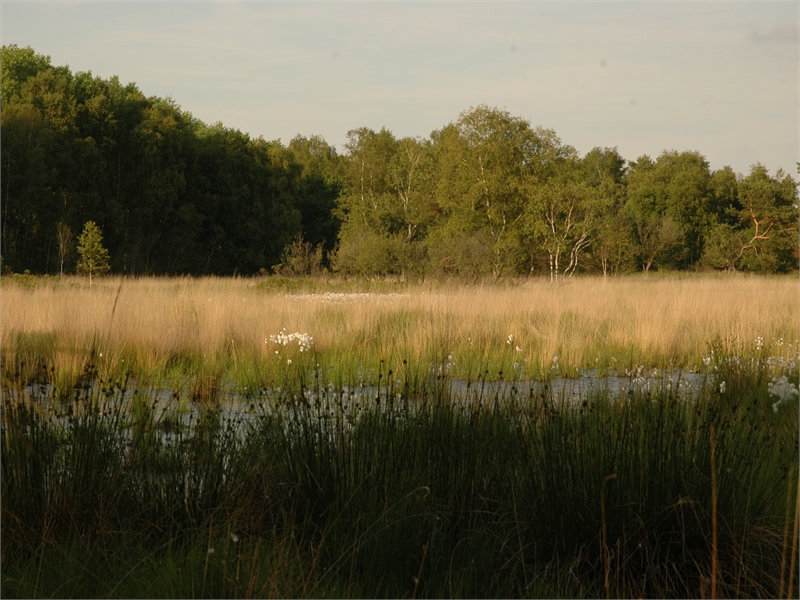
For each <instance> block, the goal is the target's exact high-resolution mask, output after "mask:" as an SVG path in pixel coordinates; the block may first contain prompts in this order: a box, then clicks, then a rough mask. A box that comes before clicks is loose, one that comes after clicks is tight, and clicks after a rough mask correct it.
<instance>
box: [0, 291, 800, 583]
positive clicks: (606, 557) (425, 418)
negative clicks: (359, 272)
mask: <svg viewBox="0 0 800 600" xmlns="http://www.w3.org/2000/svg"><path fill="white" fill-rule="evenodd" d="M796 291H797V281H796V279H794V278H786V279H780V278H764V277H745V276H741V277H704V278H697V277H668V278H665V277H652V276H651V277H647V278H641V277H632V278H618V279H601V278H594V279H591V278H590V279H574V280H572V281H570V282H569V283H568V284H566V285H558V286H554V285H551V284H550V283H549V282H537V281H525V282H520V283H514V282H507V283H506V284H503V285H499V284H492V285H462V284H452V283H442V282H440V283H429V284H426V285H424V286H423V285H410V284H403V283H399V282H392V281H376V282H373V283H365V282H359V283H356V282H348V281H345V280H306V279H282V278H275V277H273V278H264V279H233V280H231V279H227V280H223V279H200V280H195V279H136V280H128V279H124V280H123V279H114V278H104V279H98V280H96V281H95V282H94V283H93V285H92V286H91V287H90V286H89V284H88V281H86V280H82V279H77V278H64V279H44V278H27V279H26V278H18V277H15V278H9V277H6V278H4V279H3V282H2V310H3V320H2V363H3V367H2V369H3V371H2V377H3V380H2V383H3V386H2V411H3V413H2V415H3V420H2V482H3V483H2V485H3V489H2V539H3V550H2V583H3V593H4V595H5V596H8V597H11V596H83V597H87V596H93V597H100V596H103V597H105V596H118V597H139V596H141V597H144V596H155V597H186V596H203V597H263V596H293V597H329V596H335V597H366V596H370V597H377V596H382V597H423V596H447V597H488V596H501V597H557V596H563V597H598V596H604V595H605V596H631V597H633V596H635V597H640V596H649V597H653V596H655V597H724V596H730V597H733V596H736V597H778V596H780V597H783V596H790V597H791V596H793V597H796V594H797V589H798V583H797V580H796V578H793V577H792V574H794V573H795V572H796V567H797V557H796V552H795V550H796V547H797V538H796V536H797V514H798V511H797V506H796V503H797V489H798V403H797V383H798V358H799V357H798V341H797V339H796V334H797V331H798V329H800V328H799V327H798V318H799V317H798V302H799V300H798V295H797V293H796ZM754 307H757V308H756V309H754ZM576 368H577V371H576V370H575V369H576ZM590 369H591V370H592V375H593V376H594V377H597V378H602V377H603V376H611V375H616V376H628V377H630V378H631V379H632V380H633V379H634V378H636V377H637V376H641V374H642V372H643V370H646V371H650V370H652V369H657V370H658V372H660V373H661V374H662V375H663V374H669V375H672V376H673V377H656V378H655V379H652V380H651V381H650V382H649V383H650V385H648V386H638V387H637V386H632V387H631V388H630V390H629V391H627V392H626V393H624V394H622V395H619V394H615V393H612V391H611V390H610V389H609V388H608V387H607V386H606V387H603V386H599V387H596V388H594V389H592V390H590V391H587V392H585V393H583V394H582V396H581V397H580V398H579V399H578V400H577V401H575V400H574V399H573V398H571V397H567V396H566V395H565V394H564V393H563V392H561V391H559V389H560V388H559V387H558V386H557V385H555V383H556V382H557V381H558V380H563V378H565V377H577V376H579V375H580V374H581V372H583V374H584V375H585V374H586V372H587V371H588V370H590ZM687 373H691V375H692V377H696V378H699V381H700V385H699V386H698V387H696V388H692V389H691V390H690V391H689V392H688V393H687V392H686V391H685V390H684V391H682V390H681V388H680V383H679V382H680V381H681V377H684V378H685V376H686V374H687ZM681 374H683V375H681ZM674 376H677V379H676V378H675V377H674ZM454 380H459V381H461V382H465V384H464V385H466V387H465V388H463V389H462V388H459V389H461V391H460V392H459V393H455V392H454V389H455V388H454V386H453V385H452V384H453V381H454ZM533 380H535V381H537V382H538V384H539V385H537V386H530V385H526V384H529V383H530V382H531V381H533ZM500 382H504V383H505V385H504V386H501V385H499V383H500ZM561 389H563V388H561ZM356 390H360V393H354V391H356Z"/></svg>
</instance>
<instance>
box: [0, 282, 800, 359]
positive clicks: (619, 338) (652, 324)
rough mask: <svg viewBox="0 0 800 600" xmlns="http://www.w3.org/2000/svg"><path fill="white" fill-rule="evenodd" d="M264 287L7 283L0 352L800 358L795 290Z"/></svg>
mask: <svg viewBox="0 0 800 600" xmlns="http://www.w3.org/2000/svg"><path fill="white" fill-rule="evenodd" d="M263 281H264V280H260V279H243V278H238V279H221V278H204V279H191V278H170V279H157V278H140V279H122V278H106V279H102V280H100V281H96V282H95V283H94V284H93V285H91V286H89V285H88V282H86V281H84V280H83V279H79V278H65V279H62V280H60V281H56V282H51V283H47V282H42V281H41V280H40V282H39V283H37V284H36V285H34V286H31V287H25V286H22V285H17V284H15V283H13V281H10V280H8V279H5V280H4V281H3V283H2V287H1V288H0V302H2V304H0V310H1V311H2V312H1V313H0V314H1V316H2V342H1V343H2V349H3V352H4V353H6V355H7V356H8V353H9V352H13V350H14V347H15V344H16V343H17V340H18V339H20V334H23V335H24V334H47V335H49V336H52V337H51V339H52V340H53V342H52V343H53V344H54V346H55V347H54V359H55V361H56V363H57V364H60V365H67V364H71V363H74V362H75V361H76V360H77V361H80V360H83V359H82V358H81V354H82V353H85V351H86V348H88V347H90V346H94V347H95V348H96V349H99V350H100V351H101V352H102V351H103V350H105V351H106V352H107V353H109V354H115V355H119V356H121V355H123V354H124V355H126V356H135V357H137V360H138V361H139V363H140V364H141V365H142V366H143V367H145V366H148V368H154V367H156V366H158V365H159V364H160V363H163V362H164V361H166V360H167V359H168V358H169V357H171V356H172V357H174V356H176V355H184V354H185V355H193V356H206V357H220V356H224V357H226V360H228V361H231V360H232V361H234V362H235V361H236V360H237V358H240V357H244V356H249V357H251V358H252V357H255V358H256V359H257V360H260V358H262V357H263V358H267V357H270V356H271V355H272V354H273V353H274V350H275V347H274V345H273V346H272V347H271V346H270V344H267V343H265V339H266V338H267V337H268V336H269V335H272V334H276V333H279V332H280V331H281V330H282V329H286V331H287V332H295V331H297V332H301V333H308V334H309V335H311V336H313V338H314V351H315V352H316V353H317V355H318V356H324V357H327V358H330V359H331V360H335V359H336V358H337V357H344V356H348V357H350V358H352V357H363V358H364V360H366V359H370V360H372V361H374V359H375V358H377V357H387V356H393V357H394V358H408V359H412V358H414V357H421V356H425V357H428V356H429V355H431V353H438V354H440V355H441V356H444V357H447V356H448V355H452V357H453V358H452V361H454V362H455V363H456V365H459V366H460V367H461V368H465V367H466V366H467V365H466V364H465V363H467V362H469V363H470V364H473V366H476V367H479V366H480V365H478V364H477V363H480V362H481V361H485V360H489V357H490V356H489V355H491V354H493V353H494V354H497V355H500V354H504V356H506V358H507V359H510V360H513V361H519V362H520V363H521V362H523V361H527V362H528V364H529V365H539V366H540V367H541V368H544V367H546V366H549V365H550V364H551V363H552V360H553V357H554V356H558V357H559V365H561V366H562V368H564V369H569V368H573V367H574V366H580V367H582V368H585V367H593V366H595V365H597V366H606V367H608V366H611V367H613V366H617V367H620V368H622V367H625V366H627V365H637V364H644V365H645V366H647V367H648V368H649V367H663V368H670V367H671V368H694V367H697V366H699V365H700V363H701V359H702V356H703V355H705V354H706V353H707V352H708V351H709V348H710V344H711V343H712V342H714V341H721V342H722V343H723V345H724V346H725V347H726V348H727V349H728V350H729V351H732V352H738V353H743V354H750V353H753V352H754V351H756V348H757V346H756V344H757V339H758V338H761V339H762V340H763V345H764V348H763V350H762V351H763V352H769V353H771V354H776V355H784V356H793V357H794V356H795V355H796V353H797V351H798V350H799V349H800V348H798V339H797V338H798V332H799V331H800V281H798V279H797V278H796V277H757V276H745V275H735V276H661V277H654V276H650V277H646V276H630V277H620V278H607V279H604V278H598V277H587V278H574V279H571V280H568V281H566V282H564V283H559V284H556V285H554V284H551V283H550V282H549V281H544V280H528V281H524V282H517V283H510V284H502V285H498V284H473V285H467V284H441V283H430V284H408V285H404V286H395V287H394V288H392V289H395V290H396V293H387V294H375V293H350V294H337V293H330V292H329V293H327V294H326V291H325V290H326V289H337V288H336V287H335V286H334V287H330V282H328V283H326V282H325V281H319V282H317V283H316V284H313V287H314V289H315V293H286V292H277V291H268V290H267V289H266V288H265V287H264V285H263ZM326 286H328V287H326ZM339 289H340V288H339ZM509 336H513V337H512V338H509ZM517 348H519V350H517ZM76 357H77V358H76ZM76 364H77V363H76Z"/></svg>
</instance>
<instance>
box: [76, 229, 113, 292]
mask: <svg viewBox="0 0 800 600" xmlns="http://www.w3.org/2000/svg"><path fill="white" fill-rule="evenodd" d="M78 254H79V255H80V257H81V258H80V260H79V261H78V271H79V272H81V273H86V274H87V275H89V283H90V284H91V283H92V276H93V275H99V274H101V273H105V272H106V271H108V270H109V269H110V268H111V266H110V265H109V262H108V259H109V256H108V250H106V249H105V248H104V247H103V233H102V231H100V228H99V227H98V226H97V225H96V224H95V222H94V221H87V222H86V224H85V225H84V226H83V232H81V234H80V235H79V236H78Z"/></svg>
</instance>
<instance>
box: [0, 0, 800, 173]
mask: <svg viewBox="0 0 800 600" xmlns="http://www.w3.org/2000/svg"><path fill="white" fill-rule="evenodd" d="M1 10H2V43H3V44H17V45H19V46H32V47H33V48H34V49H35V50H36V51H37V52H40V53H42V54H48V55H50V56H51V58H52V62H53V64H56V65H63V64H68V65H69V66H70V68H71V69H72V70H73V71H88V70H90V71H92V72H93V73H94V74H95V75H100V76H102V77H110V76H111V75H118V76H119V77H120V80H121V81H122V82H123V83H127V82H131V81H132V82H135V83H136V84H137V85H138V86H139V88H140V89H141V90H142V91H143V92H144V93H145V94H146V95H157V96H171V97H172V98H174V100H175V101H176V102H177V103H178V104H180V105H181V107H182V108H183V109H184V110H187V111H189V112H191V113H192V114H193V115H194V116H196V117H198V118H200V119H202V120H203V121H206V122H208V123H213V122H216V121H222V122H223V123H224V124H225V125H226V126H229V127H235V128H238V129H241V130H242V131H244V132H247V133H249V134H250V135H251V136H253V137H258V136H263V137H264V138H266V139H276V138H280V139H281V140H282V141H283V142H284V143H288V142H289V140H290V139H291V138H292V137H294V136H295V135H296V134H298V133H300V134H303V135H311V134H320V135H322V136H323V137H324V138H325V139H326V140H327V141H328V142H329V143H331V144H334V145H336V146H337V147H338V148H339V149H340V150H341V149H342V147H343V144H344V142H345V141H346V135H347V131H348V130H350V129H354V128H357V127H362V126H367V127H372V128H374V129H379V128H380V127H383V126H385V127H387V128H388V129H389V130H391V131H392V132H393V133H394V134H395V135H397V136H398V137H402V136H422V137H427V136H428V135H430V133H431V131H432V130H434V129H438V128H441V127H442V126H444V125H446V124H447V123H449V122H451V121H454V120H456V119H457V118H458V115H459V113H460V112H461V111H463V110H466V109H468V108H469V107H471V106H477V105H478V104H488V105H489V106H498V107H500V108H505V109H506V110H508V111H509V112H510V113H511V114H513V115H515V116H520V117H524V118H525V119H528V120H530V121H531V123H532V124H533V125H542V126H544V127H548V128H552V129H554V130H555V131H556V133H557V134H558V135H559V136H560V137H561V139H562V141H564V142H565V143H568V144H571V145H573V146H575V147H576V148H577V149H578V151H579V152H580V153H581V154H584V153H586V152H587V151H589V150H590V149H591V148H592V147H594V146H612V147H613V146H617V147H618V148H619V151H620V152H621V154H622V155H623V156H624V157H625V158H627V159H629V160H633V159H635V158H637V157H638V156H640V155H641V154H649V155H650V156H652V157H655V156H657V155H658V154H660V153H661V152H662V151H663V150H665V149H675V150H698V151H700V152H701V153H702V154H704V155H705V156H706V158H707V159H708V160H709V162H710V163H711V167H712V168H713V169H718V168H721V167H723V166H724V165H730V166H732V167H733V168H734V170H736V171H737V172H740V173H746V172H747V171H748V169H749V166H750V165H751V164H753V163H755V162H761V163H762V164H765V165H766V166H767V167H768V168H769V169H770V170H771V171H773V172H774V171H775V170H776V169H777V168H778V167H783V168H784V169H785V170H787V171H789V172H790V173H792V174H795V173H796V171H795V162H796V161H797V160H798V110H800V103H798V35H797V32H798V4H797V3H796V2H780V3H769V2H738V3H725V2H697V3H654V2H636V3H622V2H619V3H605V2H580V3H545V2H541V3H540V2H528V3H499V2H490V3H454V2H448V3H384V2H380V3H376V2H373V3H296V2H295V3H273V2H247V3H234V2H213V3H212V2H208V3H197V2H172V3H167V2H154V3H149V2H136V3H134V2H94V3H90V2H84V3H71V2H58V3H52V2H35V3H29V2H8V1H5V0H4V1H3V2H2V9H1Z"/></svg>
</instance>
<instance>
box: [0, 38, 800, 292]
mask: <svg viewBox="0 0 800 600" xmlns="http://www.w3.org/2000/svg"><path fill="white" fill-rule="evenodd" d="M0 62H1V63H2V64H1V65H0V66H2V103H3V111H2V115H0V117H1V118H2V132H0V135H2V139H3V160H2V161H1V162H2V167H1V168H2V173H0V176H1V177H2V180H3V186H4V188H3V192H4V193H3V206H2V211H3V212H2V220H3V235H2V237H1V238H0V244H2V247H1V248H0V255H2V259H3V264H4V266H5V267H7V268H9V269H11V270H12V271H17V272H19V271H24V270H26V269H27V270H30V271H31V272H34V273H62V272H63V269H64V265H65V263H66V264H69V260H70V259H69V251H70V250H71V247H70V236H69V232H70V231H78V230H79V229H80V228H81V227H82V224H83V223H85V222H86V221H90V220H91V221H94V222H97V223H102V224H103V227H104V232H105V236H106V243H107V246H108V248H109V250H110V255H111V256H112V257H113V264H112V267H113V269H114V271H115V272H119V273H125V274H132V275H135V274H193V275H205V274H216V275H232V274H256V273H259V272H261V271H262V270H264V271H266V270H268V269H269V268H270V267H271V266H272V265H275V264H278V263H279V262H280V261H281V260H282V256H283V252H284V249H285V248H286V247H287V246H289V245H290V244H291V243H292V241H293V240H295V239H296V238H297V236H298V235H300V236H302V238H303V240H305V241H307V242H308V243H310V244H311V245H312V246H313V247H314V248H317V247H320V245H321V248H322V254H323V260H322V267H323V268H330V269H332V270H336V271H337V272H339V273H342V274H344V275H350V274H357V275H362V276H370V277H371V276H374V275H381V274H388V275H393V276H394V275H397V276H400V277H401V278H419V277H426V276H428V275H431V274H443V275H448V276H449V275H451V274H455V273H457V274H460V275H465V276H468V277H473V276H481V277H482V276H484V275H485V274H486V273H489V274H490V275H491V276H492V277H494V278H495V279H497V278H500V277H515V276H518V275H526V274H540V273H541V274H546V273H552V276H553V277H554V278H555V277H561V276H564V275H566V276H569V275H571V274H573V273H580V272H592V271H594V272H602V273H604V274H615V273H620V272H626V271H630V270H632V269H634V268H637V267H638V268H640V269H641V270H643V271H650V270H659V269H661V270H676V269H680V270H687V269H696V268H702V269H727V270H733V269H743V270H751V271H758V272H788V271H792V270H794V269H796V268H797V264H798V260H800V256H798V253H797V248H798V246H800V238H798V229H797V215H798V212H797V208H796V205H797V201H796V194H797V192H796V188H795V182H794V179H793V178H792V177H790V176H789V175H787V174H785V173H776V174H774V175H770V174H769V173H768V172H767V170H766V169H765V168H764V167H763V166H761V165H755V166H754V167H753V169H752V170H751V173H750V174H749V175H748V176H746V177H743V176H741V175H737V174H736V173H734V172H733V171H732V170H731V169H730V168H729V167H725V168H723V169H721V170H719V171H716V172H711V171H710V169H709V165H708V162H707V161H706V159H705V157H704V156H702V155H701V154H700V153H699V152H677V151H674V150H673V151H665V152H663V153H662V154H661V155H660V156H658V158H657V159H655V160H652V159H650V158H649V157H647V156H643V157H640V158H639V159H637V160H635V161H630V162H627V163H626V161H625V159H624V158H623V157H622V156H621V155H620V154H619V152H618V151H617V149H616V148H593V149H592V150H591V151H589V152H588V153H587V154H586V155H585V156H583V157H579V156H578V154H577V152H576V151H575V149H574V148H572V147H570V146H569V145H567V144H564V143H563V142H562V141H561V140H560V139H559V138H558V136H557V135H556V133H555V132H554V131H552V130H550V129H545V128H543V127H541V126H534V125H532V124H531V122H529V121H528V120H526V119H524V118H521V117H517V116H514V115H511V114H510V113H508V112H507V111H505V110H501V109H498V108H492V107H488V106H485V105H480V106H477V107H473V108H470V109H469V110H466V111H464V112H462V113H461V114H460V115H459V116H458V118H457V119H456V120H455V121H454V122H452V123H449V124H447V125H445V126H444V127H442V128H441V129H438V130H436V131H433V132H432V133H431V135H430V137H429V138H425V139H423V138H402V139H400V138H397V137H395V136H394V135H393V134H392V132H390V131H388V130H387V129H385V128H384V129H381V130H379V131H375V130H373V129H369V128H366V127H361V128H356V129H353V130H351V131H350V132H349V133H348V142H347V144H346V145H345V148H344V151H343V152H342V153H341V154H339V153H337V151H336V150H335V148H333V147H332V146H331V145H329V144H328V143H327V142H326V141H325V140H324V139H322V138H321V137H319V136H310V137H303V136H297V137H295V138H294V139H293V140H291V142H290V143H289V144H288V145H287V146H284V145H282V144H281V143H280V142H279V141H271V142H269V141H265V140H264V139H261V138H259V139H251V138H250V136H248V135H246V134H244V133H242V132H241V131H238V130H235V129H230V128H226V127H225V126H224V125H222V124H221V123H216V124H213V125H207V124H205V123H202V122H200V121H198V120H197V119H195V118H194V117H193V116H192V115H191V114H189V113H187V112H185V111H183V110H182V109H181V108H180V106H178V105H177V104H176V103H175V102H174V101H173V100H171V99H163V98H158V97H147V96H145V95H144V94H143V93H142V92H141V91H140V90H139V89H138V88H137V86H136V85H135V84H133V83H130V84H126V85H123V84H121V83H120V81H119V80H118V79H117V78H116V77H112V78H109V79H103V78H100V77H96V76H93V75H92V73H91V72H85V73H82V72H78V73H72V72H71V71H70V70H69V68H68V67H56V66H52V65H51V63H50V58H49V57H47V56H43V55H39V54H36V52H35V51H34V50H33V49H32V48H19V47H17V46H14V45H12V46H7V47H6V46H3V48H2V54H1V55H0ZM737 245H738V246H739V248H738V249H737V247H736V246H737ZM486 248H488V252H484V250H485V249H486ZM43 249H45V250H43ZM479 263H480V264H479ZM556 264H557V265H558V267H556ZM551 265H552V269H551Z"/></svg>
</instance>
